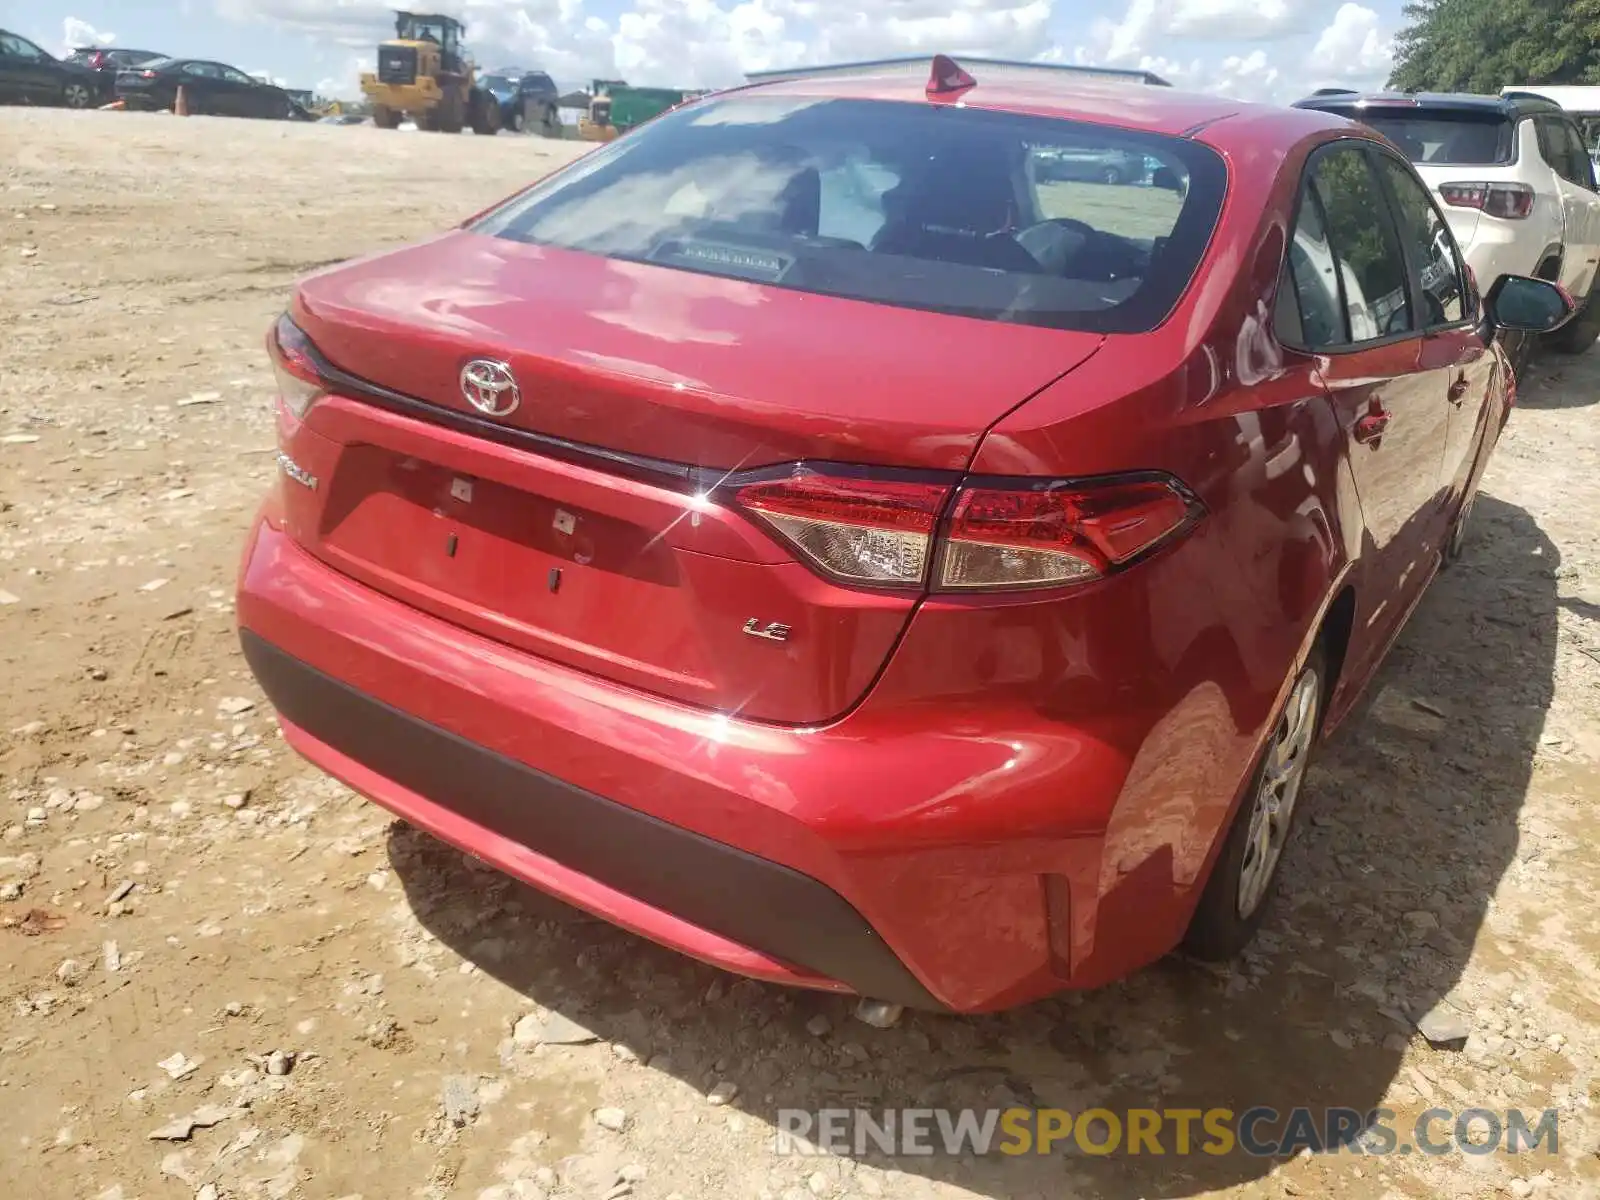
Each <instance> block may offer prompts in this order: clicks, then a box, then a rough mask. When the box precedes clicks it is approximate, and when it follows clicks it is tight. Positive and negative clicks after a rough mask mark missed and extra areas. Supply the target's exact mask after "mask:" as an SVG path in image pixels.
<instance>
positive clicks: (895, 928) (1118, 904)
mask: <svg viewBox="0 0 1600 1200" xmlns="http://www.w3.org/2000/svg"><path fill="white" fill-rule="evenodd" d="M991 69H993V70H997V71H998V70H1000V69H999V68H991ZM1490 282H1494V283H1495V286H1494V287H1493V288H1491V289H1490V291H1489V295H1488V299H1487V301H1486V302H1485V303H1484V304H1482V305H1480V302H1479V299H1478V296H1477V293H1476V290H1475V288H1474V285H1473V283H1472V281H1471V279H1470V276H1469V275H1468V273H1467V271H1466V269H1465V268H1464V266H1463V264H1462V261H1461V258H1460V255H1459V253H1458V252H1457V249H1456V247H1455V243H1454V242H1453V240H1452V239H1451V235H1450V232H1449V227H1448V226H1447V225H1446V224H1445V222H1444V221H1443V220H1442V219H1441V217H1440V215H1439V213H1438V212H1437V211H1436V210H1435V208H1434V206H1433V203H1432V201H1431V200H1430V199H1429V196H1428V193H1427V191H1426V189H1425V188H1424V187H1423V186H1422V185H1421V184H1420V183H1419V182H1418V181H1417V178H1416V176H1415V175H1414V173H1413V172H1412V169H1411V167H1410V166H1409V164H1408V163H1407V162H1406V161H1405V160H1404V158H1402V157H1401V156H1400V155H1399V154H1397V153H1396V152H1394V151H1393V150H1392V149H1391V148H1390V147H1389V146H1388V144H1387V143H1385V142H1383V141H1382V140H1381V139H1379V138H1378V136H1377V135H1376V134H1373V133H1372V132H1370V131H1368V130H1365V129H1362V128H1361V127H1359V126H1355V125H1351V124H1348V123H1346V122H1344V121H1341V120H1339V119H1338V118H1333V117H1329V116H1326V115H1324V114H1320V113H1314V112H1306V111H1289V110H1278V109H1272V108H1263V107H1252V106H1249V105H1244V104H1239V103H1236V102H1234V101H1232V100H1227V99H1221V98H1217V97H1199V96H1189V95H1183V94H1179V93H1175V92H1173V91H1171V90H1170V89H1166V88H1161V87H1143V86H1132V85H1119V84H1108V85H1097V84H1088V83H1080V82H1077V81H1075V80H1074V81H1071V82H1067V83H1041V82H1039V81H1037V80H1036V79H1034V78H1032V77H1031V76H1025V75H1023V74H1020V73H1016V74H1013V75H1011V76H1010V77H1007V76H1006V75H1005V74H1004V73H1003V72H1001V73H1000V74H998V75H996V76H994V77H988V78H983V79H979V80H978V81H977V82H976V84H975V85H974V84H973V83H972V81H971V80H970V77H967V76H964V75H962V74H961V73H959V71H958V69H956V68H954V66H953V65H952V64H949V63H948V62H947V61H944V60H941V61H940V63H939V65H938V69H937V70H936V72H935V77H934V79H933V80H932V81H931V82H930V83H928V84H927V85H925V84H924V82H923V79H922V78H921V77H920V76H919V77H916V78H912V77H909V76H905V75H900V74H893V73H890V74H884V75H882V76H878V77H852V78H837V77H835V78H823V79H811V80H794V81H789V82H783V83H776V84H770V85H764V86H756V87H750V88H744V89H740V90H736V91H733V92H726V93H722V94H720V95H717V96H712V97H709V98H706V99H704V100H700V101H697V102H694V103H691V104H688V105H686V106H684V107H683V108H681V109H679V110H677V111H674V112H672V113H670V114H668V115H666V116H664V117H662V118H660V119H658V120H656V121H654V122H651V123H650V124H648V125H646V126H644V127H642V128H640V129H638V130H637V131H635V132H633V133H630V134H629V135H628V136H626V137H624V138H622V139H621V140H619V141H617V142H615V143H613V144H611V145H610V146H607V147H605V148H604V149H600V150H596V151H594V152H593V153H590V154H588V155H586V156H584V157H583V158H581V159H579V160H578V161H577V162H575V163H573V164H572V165H570V166H568V167H566V168H564V169H562V170H560V171H558V172H557V173H555V174H554V175H552V176H550V177H549V178H547V179H545V180H543V181H541V182H540V183H538V184H537V185H536V186H534V187H532V188H531V189H529V190H527V191H525V192H523V193H521V194H519V195H517V196H515V197H513V198H512V199H510V200H508V201H507V202H505V203H504V204H502V205H500V206H499V207H497V208H495V209H493V210H491V211H490V212H489V213H487V214H486V215H484V216H482V217H479V218H477V219H475V220H473V221H471V222H469V223H468V224H467V225H466V226H465V227H463V228H462V229H460V230H457V231H454V232H451V233H447V234H445V235H443V236H440V237H437V238H434V239H433V240H431V241H428V242H425V243H423V244H421V245H418V246H413V247H410V248H407V249H402V250H398V251H395V252H393V253H387V254H383V255H380V256H378V257H375V258H370V259H366V260H364V261H361V262H356V263H351V264H347V265H344V266H341V267H337V268H335V269H332V270H329V271H325V272H323V273H321V274H319V275H316V276H314V277H312V278H310V279H308V280H306V281H305V282H304V283H302V284H301V285H300V287H299V289H298V290H297V292H296V294H295V297H294V301H293V305H292V308H291V310H290V311H289V312H288V313H287V314H286V315H285V316H284V317H283V318H282V319H281V320H280V321H279V322H278V323H277V326H276V328H275V329H274V330H273V332H272V335H271V339H270V345H271V351H272V354H273V357H274V361H275V363H276V365H277V374H278V381H279V389H280V390H279V397H278V401H277V426H278V438H279V448H280V451H281V453H280V454H279V458H278V463H279V466H280V468H281V470H280V472H279V477H278V480H277V483H276V486H275V487H274V489H273V491H272V494H271V495H270V497H269V498H268V499H267V502H266V505H265V507H264V508H263V510H262V513H261V515H260V519H259V520H258V522H257V523H256V525H255V528H254V530H253V532H252V533H251V535H250V539H249V545H248V547H247V549H246V553H245V556H244V564H243V571H242V575H241V579H240V584H239V605H238V611H239V622H240V628H241V637H242V639H243V643H244V649H245V653H246V655H247V656H248V658H249V661H250V664H251V666H252V668H253V669H254V671H255V673H256V675H257V677H258V678H259V679H260V681H261V684H262V686H263V688H264V689H265V690H266V693H267V695H268V696H270V697H271V699H272V701H273V702H274V704H275V705H276V706H277V708H278V711H279V713H280V715H281V717H282V720H283V727H284V731H285V733H286V735H287V737H288V740H289V742H290V743H291V745H293V746H294V747H295V748H296V749H297V750H298V751H299V752H300V753H301V754H303V755H305V756H306V757H307V758H309V759H310V760H311V761H312V762H314V763H316V764H317V765H318V766H320V767H322V768H323V769H325V770H327V771H328V772H330V773H332V774H333V775H336V776H337V777H339V778H340V779H342V780H344V781H345V782H347V783H348V784H349V785H350V786H351V787H353V788H355V789H356V790H358V791H360V792H362V793H364V794H365V795H367V796H369V797H371V798H372V799H373V800H375V801H377V802H378V803H379V804H381V805H383V806H384V807H386V808H388V809H391V810H392V811H394V812H395V813H398V814H399V815H400V816H402V817H404V818H405V819H406V820H407V821H410V822H412V823H413V824H415V825H417V826H419V827H421V828H423V829H425V830H428V831H430V832H431V833H433V834H435V835H437V836H438V837H440V838H442V839H444V840H446V841H449V842H452V843H454V844H455V845H457V846H459V847H461V848H463V849H465V850H468V851H470V852H471V853H473V854H475V855H477V856H479V857H480V858H482V859H484V860H486V861H488V862H490V863H493V864H495V865H496V866H498V867H499V868H501V869H502V870H504V871H506V872H508V873H509V874H511V875H514V876H515V877H517V878H518V879H522V880H525V881H527V882H528V883H530V884H533V885H534V886H536V887H539V888H542V889H544V890H546V891H549V892H552V893H554V894H556V895H558V896H561V897H563V898H565V899H566V900H568V901H570V902H571V903H573V904H575V905H578V906H579V907H581V908H584V909H587V910H588V911H590V912H592V913H596V914H599V915H600V916H603V917H605V918H607V919H609V920H611V921H614V922H615V923H617V924H618V925H622V926H624V927H626V928H628V929H631V930H634V931H636V932H638V933H641V934H644V935H645V936H647V937H650V938H653V939H655V940H657V941H659V942H662V943H664V944H666V945H668V946H672V947H676V948H677V949H679V950H681V951H683V952H684V953H687V954H690V955H693V956H695V957H696V958H700V959H703V960H705V961H707V962H711V963H716V964H719V965H721V966H724V967H726V968H729V969H730V970H734V971H739V972H743V973H745V974H748V975H752V976H755V977H758V978H762V979H769V980H778V981H783V982H787V983H794V984H801V985H805V986H809V987H817V988H826V989H832V990H837V991H853V992H857V993H860V994H862V995H864V996H867V997H871V998H875V999H879V1000H885V1001H890V1002H902V1003H907V1004H912V1005H920V1006H926V1007H942V1008H948V1009H954V1010H980V1009H993V1008H998V1007H1003V1006H1007V1005H1011V1004H1015V1003H1018V1002H1021V1001H1025V1000H1028V999H1030V998H1033V997H1037V996H1040V995H1042V994H1045V993H1048V992H1051V991H1054V990H1056V989H1060V988H1063V987H1083V986H1090V985H1094V984H1098V983H1101V982H1104V981H1106V980H1109V979H1112V978H1114V977H1116V976H1119V975H1121V974H1123V973H1125V972H1127V971H1129V970H1131V969H1133V968H1136V967H1138V966H1140V965H1141V964H1144V963H1148V962H1150V961H1151V960H1153V959H1155V958H1157V957H1158V956H1160V955H1162V954H1165V953H1166V952H1168V951H1169V950H1172V949H1173V948H1174V947H1176V946H1178V945H1180V943H1181V944H1184V945H1185V946H1186V947H1187V948H1188V949H1189V950H1190V951H1192V952H1194V953H1196V954H1200V955H1210V956H1225V955H1228V954H1231V953H1233V952H1235V951H1236V950H1238V949H1239V948H1240V947H1241V946H1243V945H1244V943H1245V942H1246V940H1247V939H1248V938H1249V937H1250V935H1251V933H1252V932H1253V930H1254V929H1255V927H1256V926H1257V925H1258V924H1259V923H1260V921H1261V919H1262V914H1263V907H1264V902H1265V900H1266V898H1267V896H1268V893H1269V891H1270V888H1271V886H1272V883H1273V878H1274V874H1275V871H1276V869H1277V866H1278V864H1279V862H1280V855H1281V854H1282V851H1283V848H1284V844H1285V841H1286V839H1287V838H1288V836H1289V832H1290V829H1291V822H1292V818H1293V815H1294V807H1295V797H1296V792H1297V790H1298V788H1299V784H1300V780H1301V777H1302V774H1303V771H1304V769H1305V765H1306V760H1307V756H1308V755H1309V753H1310V752H1311V750H1312V747H1313V745H1314V744H1315V742H1316V741H1317V739H1318V737H1319V736H1320V734H1321V733H1322V732H1324V731H1325V730H1327V729H1328V728H1329V727H1330V726H1331V725H1332V724H1333V723H1334V722H1335V721H1337V720H1338V719H1339V718H1340V717H1342V716H1343V715H1344V714H1345V713H1347V712H1348V711H1349V710H1350V708H1351V705H1352V703H1353V701H1354V700H1355V698H1356V696H1357V694H1358V693H1359V692H1360V691H1361V689H1362V687H1363V685H1364V684H1365V683H1366V682H1367V681H1368V679H1369V678H1370V677H1371V675H1372V673H1373V670H1374V668H1375V667H1376V666H1377V664H1378V662H1379V660H1380V659H1381V658H1382V656H1383V654H1384V652H1385V650H1386V649H1387V647H1388V646H1389V644H1390V642H1391V641H1392V640H1393V639H1394V637H1395V636H1396V634H1397V633H1398V632H1399V630H1400V628H1401V626H1402V624H1403V623H1404V622H1405V620H1406V617H1407V615H1408V614H1409V613H1410V612H1411V611H1412V609H1413V607H1414V606H1415V605H1416V603H1417V600H1418V598H1419V597H1420V596H1421V594H1422V592H1423V589H1424V588H1425V587H1426V585H1427V584H1428V582H1429V580H1430V579H1431V578H1432V576H1433V574H1434V571H1435V568H1436V567H1437V566H1438V565H1439V564H1440V562H1441V561H1442V560H1447V559H1448V558H1449V557H1450V556H1451V555H1452V554H1453V553H1454V552H1455V551H1457V550H1458V549H1459V547H1460V540H1461V531H1462V528H1463V524H1464V522H1465V519H1466V515H1467V512H1468V510H1469V508H1470V503H1471V499H1472V496H1473V493H1474V488H1475V486H1476V483H1477V480H1478V478H1479V475H1480V473H1481V472H1482V470H1483V467H1484V463H1485V460H1486V459H1487V457H1488V455H1489V452H1490V450H1491V448H1492V447H1493V445H1494V443H1495V439H1496V437H1497V435H1498V434H1499V432H1500V429H1501V426H1502V424H1503V422H1504V420H1505V418H1506V415H1507V407H1508V404H1509V402H1510V401H1509V392H1510V389H1509V386H1508V385H1509V378H1508V375H1507V371H1506V368H1505V364H1504V359H1503V356H1502V355H1501V354H1500V353H1499V352H1498V351H1497V350H1496V349H1494V347H1493V344H1492V336H1493V334H1494V332H1495V326H1496V323H1497V322H1498V323H1499V324H1503V325H1506V326H1509V327H1514V328H1519V329H1529V330H1546V329H1550V328H1554V327H1555V326H1557V325H1559V324H1560V323H1561V322H1562V321H1563V320H1565V319H1566V318H1567V317H1568V316H1569V315H1570V313H1571V308H1572V306H1571V302H1570V300H1568V299H1567V298H1566V297H1565V295H1564V294H1563V293H1561V292H1559V291H1558V289H1556V288H1555V287H1554V286H1552V285H1549V284H1544V283H1539V282H1537V281H1533V280H1524V279H1517V278H1510V277H1507V278H1506V279H1503V280H1500V281H1490Z"/></svg>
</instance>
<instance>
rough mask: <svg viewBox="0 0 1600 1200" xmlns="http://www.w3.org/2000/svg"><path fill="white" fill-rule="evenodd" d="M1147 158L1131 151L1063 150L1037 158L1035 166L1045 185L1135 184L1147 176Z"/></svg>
mask: <svg viewBox="0 0 1600 1200" xmlns="http://www.w3.org/2000/svg"><path fill="white" fill-rule="evenodd" d="M1144 157H1145V156H1144V155H1142V154H1135V153H1134V152H1132V151H1128V150H1106V149H1104V148H1096V147H1087V146H1085V147H1078V146H1059V147H1052V148H1049V149H1047V150H1046V151H1044V152H1042V153H1040V154H1037V155H1035V157H1034V162H1035V164H1036V165H1035V171H1036V174H1037V177H1038V178H1039V179H1040V180H1041V181H1045V182H1052V183H1054V182H1069V181H1077V182H1088V183H1133V182H1136V181H1139V180H1142V179H1144V178H1145V176H1146V166H1145V161H1144Z"/></svg>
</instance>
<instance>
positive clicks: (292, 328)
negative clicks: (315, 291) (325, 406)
mask: <svg viewBox="0 0 1600 1200" xmlns="http://www.w3.org/2000/svg"><path fill="white" fill-rule="evenodd" d="M267 350H268V352H269V353H270V354H271V355H272V372H273V374H274V375H276V376H277V380H278V396H279V398H280V399H282V401H283V403H284V405H285V406H286V407H287V408H288V409H289V411H290V412H292V413H293V414H294V415H295V416H296V417H303V416H305V415H306V410H307V409H309V408H310V407H311V404H312V402H313V401H314V400H316V399H317V398H318V397H319V396H323V395H326V394H327V390H328V388H327V384H326V382H325V381H324V380H323V378H322V372H321V369H320V367H319V366H318V363H319V356H318V354H317V348H316V347H315V346H314V345H312V344H311V339H310V338H308V337H307V336H306V335H305V331H304V330H302V329H301V328H300V326H298V325H296V324H295V323H294V322H293V321H291V320H290V319H289V315H288V314H287V313H285V314H284V315H283V316H281V317H279V318H278V323H277V324H276V325H274V326H273V327H272V333H271V334H270V335H268V337H267Z"/></svg>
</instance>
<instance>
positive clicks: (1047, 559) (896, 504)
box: [732, 467, 1202, 592]
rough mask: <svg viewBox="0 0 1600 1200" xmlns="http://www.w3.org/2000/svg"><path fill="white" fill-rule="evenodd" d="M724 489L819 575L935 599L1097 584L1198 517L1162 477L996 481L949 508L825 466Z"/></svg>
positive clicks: (1178, 488)
mask: <svg viewBox="0 0 1600 1200" xmlns="http://www.w3.org/2000/svg"><path fill="white" fill-rule="evenodd" d="M836 472H837V473H836ZM732 490H733V500H734V503H735V504H737V505H738V506H739V507H740V508H742V509H744V510H745V511H746V512H749V513H751V514H752V515H754V516H756V517H757V518H758V519H760V520H761V521H762V522H763V523H764V524H766V525H767V526H768V527H769V528H771V529H772V530H773V531H774V532H775V533H777V534H779V535H780V536H781V537H782V538H783V539H784V540H785V541H786V542H787V543H788V544H790V545H791V546H793V547H794V548H795V549H796V550H798V551H799V552H800V553H801V554H802V555H803V556H804V557H805V558H806V559H807V560H809V561H810V563H811V564H812V565H814V566H815V567H817V568H818V569H819V570H820V571H821V572H822V573H823V574H824V575H828V576H831V577H832V578H835V579H838V580H841V581H842V582H845V583H850V584H855V585H858V586H859V585H867V586H872V587H923V586H926V585H927V584H928V581H929V580H930V579H931V580H932V581H933V587H934V588H935V590H939V591H962V592H971V591H1004V590H1015V589H1019V588H1048V587H1063V586H1067V585H1070V584H1076V583H1086V582H1089V581H1090V580H1095V579H1100V578H1103V577H1104V576H1106V575H1110V574H1112V573H1114V572H1116V571H1119V570H1122V569H1123V568H1124V567H1128V566H1131V565H1132V564H1133V563H1134V562H1136V561H1138V560H1139V559H1141V558H1144V557H1146V556H1147V555H1149V554H1151V553H1153V552H1154V551H1156V550H1157V549H1159V548H1160V547H1161V546H1163V545H1165V544H1166V543H1168V542H1170V541H1171V540H1173V539H1174V538H1177V537H1179V536H1181V535H1182V534H1183V533H1185V532H1187V531H1188V530H1189V529H1190V528H1192V527H1193V525H1194V524H1195V522H1196V521H1198V520H1199V519H1200V515H1201V512H1202V508H1201V506H1200V503H1199V501H1198V500H1196V499H1195V498H1194V497H1193V496H1192V495H1190V494H1189V492H1188V491H1186V490H1185V489H1184V488H1183V486H1182V485H1181V484H1179V483H1177V482H1176V481H1175V480H1172V479H1170V478H1168V477H1166V476H1164V475H1149V476H1137V477H1124V478H1114V479H1104V480H1080V481H1073V482H1048V483H1031V482H1018V483H1016V484H1012V482H1011V481H1009V480H1007V481H997V482H995V483H993V484H987V483H986V484H984V485H982V486H967V487H962V488H960V489H959V490H957V491H955V495H954V504H953V505H951V503H950V501H951V498H952V490H953V488H952V485H950V484H947V483H939V482H927V481H921V480H914V479H893V478H884V477H880V476H874V475H871V474H868V473H864V472H856V471H846V470H845V469H842V468H832V467H830V468H828V469H826V470H821V471H819V470H813V469H809V468H801V469H798V470H796V471H795V472H794V473H793V474H791V475H788V476H785V477H782V478H777V479H767V480H760V481H757V482H752V483H746V484H742V485H737V484H736V485H735V486H734V487H733V489H732ZM947 507H948V508H949V509H950V512H949V517H948V520H947V521H946V523H945V525H944V527H943V528H942V529H941V526H940V522H941V519H942V518H943V517H944V515H945V511H946V509H947Z"/></svg>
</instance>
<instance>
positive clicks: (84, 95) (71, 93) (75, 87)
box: [63, 83, 91, 108]
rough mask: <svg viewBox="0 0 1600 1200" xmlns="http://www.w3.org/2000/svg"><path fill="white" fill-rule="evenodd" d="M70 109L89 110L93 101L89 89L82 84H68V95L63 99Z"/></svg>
mask: <svg viewBox="0 0 1600 1200" xmlns="http://www.w3.org/2000/svg"><path fill="white" fill-rule="evenodd" d="M63 98H64V99H65V100H66V102H67V107H68V108H88V107H89V101H90V99H91V97H90V95H89V89H88V87H87V86H85V85H84V84H81V83H69V84H67V89H66V94H65V96H64V97H63Z"/></svg>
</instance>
